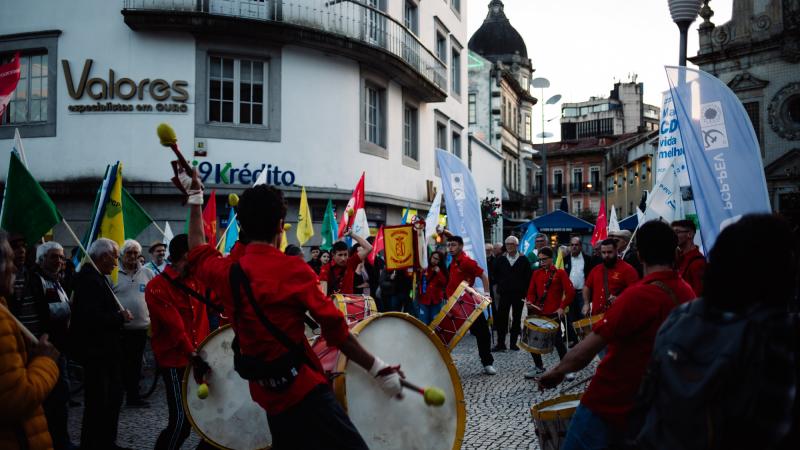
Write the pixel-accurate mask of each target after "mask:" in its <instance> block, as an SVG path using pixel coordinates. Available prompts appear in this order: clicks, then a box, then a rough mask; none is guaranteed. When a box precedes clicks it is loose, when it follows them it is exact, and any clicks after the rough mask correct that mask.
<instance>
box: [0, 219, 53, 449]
mask: <svg viewBox="0 0 800 450" xmlns="http://www.w3.org/2000/svg"><path fill="white" fill-rule="evenodd" d="M16 271H17V270H16V267H15V265H14V251H13V250H12V249H11V246H10V245H9V243H8V240H7V237H6V234H5V233H4V232H0V405H2V407H1V408H0V448H2V449H8V450H17V449H19V450H23V449H25V450H49V449H52V448H53V444H52V442H51V439H50V434H49V432H48V431H47V428H48V424H47V420H46V419H45V415H44V411H43V409H42V403H43V402H44V401H45V398H47V397H48V395H49V394H50V391H51V390H52V389H53V387H54V386H55V384H56V380H57V379H58V375H59V374H58V372H59V371H58V365H57V364H56V361H57V360H58V359H59V352H58V350H56V348H55V347H54V346H53V345H52V344H51V343H50V342H49V340H48V337H47V335H46V334H45V335H43V336H42V337H41V338H40V339H39V342H38V344H35V345H34V344H31V343H28V342H26V341H25V338H24V336H23V334H22V332H21V331H20V328H19V326H18V325H17V322H16V320H14V316H12V314H11V312H10V311H9V310H8V309H7V308H6V300H5V299H6V296H9V295H10V294H12V292H13V288H14V287H13V285H14V276H15V273H16Z"/></svg>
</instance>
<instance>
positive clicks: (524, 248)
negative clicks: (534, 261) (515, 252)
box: [519, 221, 539, 256]
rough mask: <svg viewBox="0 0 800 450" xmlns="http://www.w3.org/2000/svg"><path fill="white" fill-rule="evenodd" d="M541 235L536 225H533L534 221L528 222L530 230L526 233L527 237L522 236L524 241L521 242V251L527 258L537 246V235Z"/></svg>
mask: <svg viewBox="0 0 800 450" xmlns="http://www.w3.org/2000/svg"><path fill="white" fill-rule="evenodd" d="M537 234H539V230H538V229H536V225H534V224H533V221H530V222H528V229H527V230H526V231H525V235H524V236H522V239H521V240H520V241H519V251H520V253H522V254H523V255H525V256H528V253H530V252H532V251H533V249H534V248H536V246H535V242H534V241H535V240H536V235H537Z"/></svg>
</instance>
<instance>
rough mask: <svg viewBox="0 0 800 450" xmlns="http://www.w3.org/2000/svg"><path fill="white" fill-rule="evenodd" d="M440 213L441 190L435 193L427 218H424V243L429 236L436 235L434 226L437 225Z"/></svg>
mask: <svg viewBox="0 0 800 450" xmlns="http://www.w3.org/2000/svg"><path fill="white" fill-rule="evenodd" d="M441 212H442V190H441V189H438V190H437V191H436V196H435V197H433V203H431V209H430V211H428V217H426V218H425V242H428V239H430V238H431V236H433V235H435V234H436V226H437V225H439V214H440V213H441Z"/></svg>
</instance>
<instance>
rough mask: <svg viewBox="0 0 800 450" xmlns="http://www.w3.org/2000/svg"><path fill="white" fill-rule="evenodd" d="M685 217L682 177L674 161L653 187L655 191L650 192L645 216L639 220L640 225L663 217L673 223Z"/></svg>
mask: <svg viewBox="0 0 800 450" xmlns="http://www.w3.org/2000/svg"><path fill="white" fill-rule="evenodd" d="M683 218H684V212H683V200H682V199H681V186H680V178H679V176H678V174H677V172H676V170H675V164H674V162H673V163H670V165H669V166H668V167H667V170H666V171H665V172H664V173H663V174H662V175H661V178H660V179H659V180H658V182H657V183H656V185H655V186H654V187H653V192H651V193H650V196H649V198H648V199H647V208H646V209H645V211H644V217H642V219H641V220H640V221H639V226H641V225H642V224H643V223H645V222H648V221H650V220H657V219H661V220H664V221H666V222H667V223H671V222H672V221H674V220H680V219H683Z"/></svg>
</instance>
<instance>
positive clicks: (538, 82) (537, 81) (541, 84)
mask: <svg viewBox="0 0 800 450" xmlns="http://www.w3.org/2000/svg"><path fill="white" fill-rule="evenodd" d="M531 86H532V87H533V88H536V89H540V90H541V93H542V95H541V99H542V100H544V90H545V88H549V87H550V80H548V79H547V78H534V79H533V80H531ZM559 100H561V95H559V94H556V95H554V96H552V97H550V98H549V99H547V101H546V102H544V101H543V102H542V132H541V133H539V134H538V135H536V137H541V138H542V205H543V207H544V213H545V214H547V209H548V208H547V149H546V148H545V143H544V140H545V138H548V137H552V136H553V135H552V134H551V133H546V132H545V131H544V105H545V104H548V105H554V104H556V103H558V101H559Z"/></svg>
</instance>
